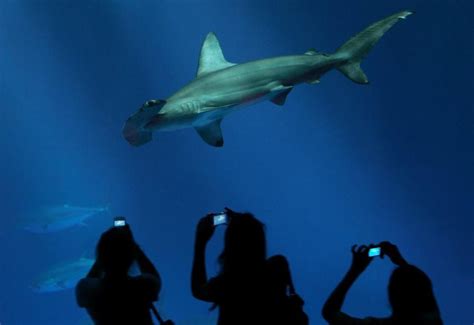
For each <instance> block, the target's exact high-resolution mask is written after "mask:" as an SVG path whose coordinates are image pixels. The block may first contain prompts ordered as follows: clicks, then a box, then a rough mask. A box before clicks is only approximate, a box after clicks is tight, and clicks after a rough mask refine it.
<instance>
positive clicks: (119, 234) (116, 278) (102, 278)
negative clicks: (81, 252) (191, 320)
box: [76, 225, 172, 325]
mask: <svg viewBox="0 0 474 325" xmlns="http://www.w3.org/2000/svg"><path fill="white" fill-rule="evenodd" d="M96 253H97V258H96V261H95V263H94V265H93V266H92V268H91V270H90V271H89V273H88V274H87V276H86V277H85V278H83V279H81V280H80V281H79V283H78V284H77V286H76V299H77V303H78V305H79V306H80V307H83V308H86V310H87V312H88V313H89V315H90V316H91V318H92V320H93V321H94V323H95V324H99V325H121V324H123V325H125V324H127V325H130V324H134V325H142V324H153V322H152V319H151V314H150V308H152V303H153V301H156V300H157V299H158V294H159V292H160V289H161V279H160V275H159V273H158V271H157V270H156V268H155V267H154V266H153V264H152V262H151V261H150V260H149V259H148V257H147V256H146V255H145V253H143V251H142V250H141V249H140V247H139V246H138V245H137V244H136V243H135V241H134V239H133V236H132V232H131V230H130V227H129V226H128V225H125V226H122V227H113V228H111V229H109V230H107V231H106V232H104V233H103V234H102V236H101V238H100V240H99V243H98V244H97V252H96ZM135 261H136V262H137V264H138V267H139V269H140V272H141V274H140V275H139V276H134V277H131V276H129V275H128V271H129V269H130V267H131V265H132V263H133V262H135ZM165 324H167V325H170V324H172V322H170V321H168V322H165Z"/></svg>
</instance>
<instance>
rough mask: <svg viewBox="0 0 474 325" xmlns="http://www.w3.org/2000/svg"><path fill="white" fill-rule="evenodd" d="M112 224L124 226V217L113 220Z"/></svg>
mask: <svg viewBox="0 0 474 325" xmlns="http://www.w3.org/2000/svg"><path fill="white" fill-rule="evenodd" d="M114 226H115V227H123V226H125V220H124V219H118V220H114Z"/></svg>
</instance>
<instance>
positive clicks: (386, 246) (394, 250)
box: [379, 241, 408, 266]
mask: <svg viewBox="0 0 474 325" xmlns="http://www.w3.org/2000/svg"><path fill="white" fill-rule="evenodd" d="M379 246H380V248H381V255H380V257H381V258H383V257H384V256H385V255H387V256H388V257H389V258H390V260H391V261H392V263H393V264H395V265H397V266H402V265H407V264H408V263H407V261H405V259H404V258H403V256H402V254H401V253H400V251H399V250H398V247H397V246H395V245H394V244H392V243H391V242H389V241H383V242H381V243H380V244H379Z"/></svg>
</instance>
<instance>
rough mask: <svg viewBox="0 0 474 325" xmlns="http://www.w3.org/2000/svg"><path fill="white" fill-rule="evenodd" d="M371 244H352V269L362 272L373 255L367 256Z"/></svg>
mask: <svg viewBox="0 0 474 325" xmlns="http://www.w3.org/2000/svg"><path fill="white" fill-rule="evenodd" d="M373 246H374V245H369V246H367V245H361V246H359V247H357V245H354V246H352V249H351V251H352V265H351V270H352V271H355V272H358V273H362V272H363V271H364V270H365V269H366V268H367V266H369V264H370V262H372V259H373V257H369V249H370V248H371V247H373Z"/></svg>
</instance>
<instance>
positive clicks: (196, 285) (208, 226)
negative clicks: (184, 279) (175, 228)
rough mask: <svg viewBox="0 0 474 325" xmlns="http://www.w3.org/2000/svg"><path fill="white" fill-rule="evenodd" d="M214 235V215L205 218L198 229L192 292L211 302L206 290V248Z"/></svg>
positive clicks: (199, 297)
mask: <svg viewBox="0 0 474 325" xmlns="http://www.w3.org/2000/svg"><path fill="white" fill-rule="evenodd" d="M213 234H214V225H213V219H212V215H211V214H208V215H207V216H205V217H203V218H202V219H201V220H200V221H199V223H198V225H197V228H196V239H195V243H194V258H193V268H192V272H191V291H192V294H193V296H194V297H195V298H197V299H200V300H204V301H211V300H210V297H209V292H208V291H207V290H206V287H207V284H208V278H207V272H206V246H207V243H208V242H209V240H210V239H211V237H212V235H213Z"/></svg>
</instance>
